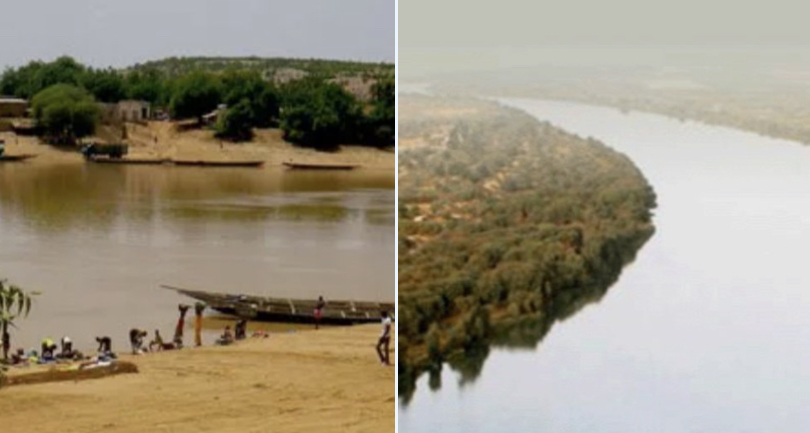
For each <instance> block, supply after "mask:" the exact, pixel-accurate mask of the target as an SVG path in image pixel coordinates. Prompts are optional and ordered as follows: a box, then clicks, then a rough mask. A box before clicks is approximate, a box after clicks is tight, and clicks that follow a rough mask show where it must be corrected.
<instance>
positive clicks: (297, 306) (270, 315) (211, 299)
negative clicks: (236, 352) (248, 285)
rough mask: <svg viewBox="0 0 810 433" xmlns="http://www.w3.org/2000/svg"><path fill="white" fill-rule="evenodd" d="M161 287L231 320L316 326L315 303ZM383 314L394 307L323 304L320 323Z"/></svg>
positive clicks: (351, 322)
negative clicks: (231, 318)
mask: <svg viewBox="0 0 810 433" xmlns="http://www.w3.org/2000/svg"><path fill="white" fill-rule="evenodd" d="M162 287H163V288H166V289H169V290H174V291H176V292H177V293H180V294H182V295H185V296H188V297H191V298H194V299H196V300H198V301H201V302H204V303H206V304H207V305H208V306H209V307H210V308H212V309H214V310H216V311H219V312H220V313H223V314H228V315H231V316H238V317H241V318H244V319H248V320H256V321H260V322H285V323H315V315H314V313H315V305H316V304H317V302H318V301H317V299H289V298H268V297H262V296H250V295H234V294H228V293H216V292H205V291H200V290H188V289H183V288H180V287H172V286H165V285H164V286H162ZM382 311H387V312H388V313H389V314H391V315H393V314H394V312H395V311H396V310H395V306H394V303H384V302H383V303H380V302H361V301H335V300H326V307H324V309H323V314H322V317H321V323H322V324H325V325H354V324H358V323H372V322H379V321H380V320H381V318H382V316H381V314H380V313H381V312H382Z"/></svg>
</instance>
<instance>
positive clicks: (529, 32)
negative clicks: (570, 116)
mask: <svg viewBox="0 0 810 433" xmlns="http://www.w3.org/2000/svg"><path fill="white" fill-rule="evenodd" d="M783 3H785V2H782V1H781V0H779V1H775V0H769V1H762V0H757V1H738V0H734V1H729V0H722V1H717V0H677V1H675V0H667V1H655V0H611V1H593V0H591V1H583V0H553V1H535V0H497V1H475V2H474V1H469V0H407V1H401V2H400V4H399V54H400V58H399V63H400V70H401V71H402V72H403V73H405V74H408V73H409V72H414V71H419V70H441V69H447V68H454V67H458V68H461V67H468V68H471V69H480V68H487V67H493V66H499V65H500V66H513V65H517V66H524V65H526V64H530V63H532V62H537V61H547V62H552V63H566V62H571V63H584V62H588V61H590V62H594V63H600V62H607V61H611V60H612V61H616V62H623V61H627V60H634V59H635V60H638V61H639V62H641V63H643V62H648V61H662V60H663V61H666V60H668V59H667V56H668V54H669V53H670V52H678V53H679V54H677V55H679V56H682V55H683V53H684V52H685V51H690V50H694V51H696V52H698V56H697V57H699V58H703V59H704V60H707V61H710V60H711V55H708V56H707V55H705V54H700V52H703V53H705V52H706V51H710V50H712V49H715V48H717V49H720V47H722V49H723V50H731V51H737V52H739V51H740V50H750V51H752V52H759V53H766V54H767V55H770V54H769V53H771V52H772V51H773V50H774V47H775V46H779V47H781V48H780V49H781V50H782V52H783V54H784V56H782V57H783V58H787V59H792V58H793V56H794V55H800V54H801V55H804V56H806V55H807V54H810V49H808V47H810V25H808V24H807V20H806V17H807V16H808V13H806V12H805V11H804V10H797V9H796V4H797V3H798V2H791V3H788V4H783ZM785 46H787V49H784V47H785ZM729 47H730V48H729Z"/></svg>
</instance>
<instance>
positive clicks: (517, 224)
mask: <svg viewBox="0 0 810 433" xmlns="http://www.w3.org/2000/svg"><path fill="white" fill-rule="evenodd" d="M399 138H400V146H401V148H400V159H399V315H398V321H399V333H400V339H399V351H400V355H401V356H400V357H399V372H400V378H401V380H400V390H401V394H404V395H405V397H406V398H407V396H408V395H409V393H410V392H411V391H412V390H413V384H414V380H415V378H416V377H417V376H418V375H419V374H420V373H421V372H423V371H426V370H428V371H430V372H431V373H437V372H438V371H439V370H440V369H441V366H442V364H443V363H444V362H447V363H449V365H450V366H451V368H454V369H458V370H460V371H461V372H462V376H463V377H465V378H468V379H473V378H475V376H476V375H477V374H478V372H479V371H480V369H481V366H482V365H483V362H484V361H485V359H486V357H487V354H488V348H489V346H490V345H492V344H496V345H497V344H502V345H529V346H533V345H535V344H537V342H538V341H539V340H541V339H542V337H543V336H544V335H545V333H546V332H548V330H549V328H550V327H551V325H552V324H553V323H554V322H555V321H556V320H559V319H562V318H565V317H567V316H570V315H571V314H573V313H575V312H576V311H577V310H579V309H580V308H581V307H582V306H583V305H585V304H587V303H589V302H594V301H596V300H598V299H600V298H601V296H602V295H603V294H604V293H605V292H606V290H607V288H608V287H609V286H610V285H611V284H612V283H613V282H614V281H615V280H616V278H618V275H619V273H620V272H621V269H622V267H623V266H624V265H626V264H627V263H629V262H630V261H632V260H633V258H634V257H635V254H636V252H637V251H638V250H639V249H640V248H641V246H642V245H643V244H644V243H645V242H646V241H647V240H648V239H649V238H650V236H652V234H653V232H654V228H653V225H652V214H651V210H652V209H653V208H654V207H655V194H654V192H653V190H652V188H651V187H650V185H648V183H647V181H646V180H645V178H644V176H643V175H642V174H641V173H640V172H639V170H638V169H637V168H636V167H635V166H634V165H633V163H632V162H631V161H630V160H629V159H628V158H627V157H625V156H624V155H622V154H620V153H618V152H615V151H613V150H612V149H610V148H608V147H607V146H605V145H603V144H602V143H599V142H598V141H595V140H592V139H588V140H585V139H582V138H579V137H577V136H574V135H571V134H568V133H566V132H564V131H561V130H559V129H557V128H554V127H552V126H551V125H549V124H547V123H541V122H538V121H536V120H535V119H534V118H532V117H530V116H529V115H527V114H525V113H522V112H520V111H517V110H514V109H508V108H505V107H500V106H497V105H494V104H489V103H484V102H476V101H470V100H466V101H454V100H447V99H445V100H441V99H431V98H427V97H403V98H401V100H400V137H399ZM435 376H436V377H438V375H435ZM433 377H434V375H432V378H433Z"/></svg>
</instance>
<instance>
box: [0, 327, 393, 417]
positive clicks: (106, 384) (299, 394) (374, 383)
mask: <svg viewBox="0 0 810 433" xmlns="http://www.w3.org/2000/svg"><path fill="white" fill-rule="evenodd" d="M378 332H379V326H378V325H367V326H355V327H349V328H327V329H322V330H320V331H302V332H296V333H290V334H272V335H271V337H269V338H267V339H256V340H252V339H249V340H247V341H244V342H240V343H239V344H237V345H234V346H228V347H203V348H199V349H184V350H181V351H169V352H163V353H156V354H148V355H144V356H137V357H135V356H128V357H125V359H127V360H130V361H134V362H135V363H136V364H137V365H138V368H139V369H140V373H138V374H125V375H119V376H115V377H111V378H105V379H96V380H87V381H82V382H62V383H50V384H41V385H21V386H13V387H8V388H4V389H1V390H0V431H2V432H3V433H16V432H25V433H28V432H31V431H32V430H36V431H59V432H83V433H84V432H222V433H231V432H233V433H236V432H239V433H249V432H308V433H311V432H341V433H344V432H345V433H350V432H374V433H380V432H392V431H394V426H395V424H394V423H395V417H394V414H395V404H396V397H395V385H394V377H395V371H394V367H383V366H381V365H380V364H379V362H378V361H377V357H376V355H375V352H374V344H375V342H376V338H377V336H378ZM392 343H393V342H392ZM392 347H394V345H393V344H392ZM392 358H393V353H392Z"/></svg>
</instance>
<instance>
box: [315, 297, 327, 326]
mask: <svg viewBox="0 0 810 433" xmlns="http://www.w3.org/2000/svg"><path fill="white" fill-rule="evenodd" d="M325 306H326V301H324V300H323V296H318V303H317V304H315V312H314V315H315V329H318V327H319V326H320V324H321V317H323V307H325Z"/></svg>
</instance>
